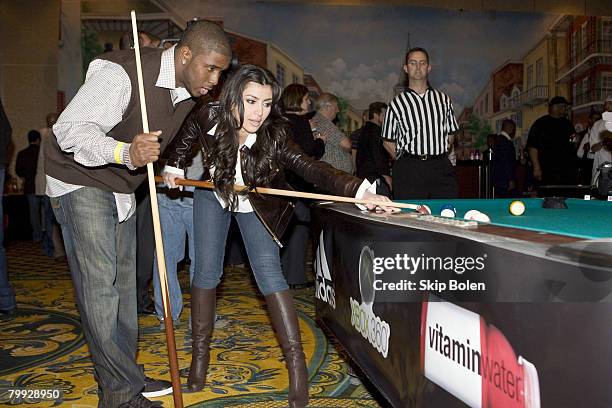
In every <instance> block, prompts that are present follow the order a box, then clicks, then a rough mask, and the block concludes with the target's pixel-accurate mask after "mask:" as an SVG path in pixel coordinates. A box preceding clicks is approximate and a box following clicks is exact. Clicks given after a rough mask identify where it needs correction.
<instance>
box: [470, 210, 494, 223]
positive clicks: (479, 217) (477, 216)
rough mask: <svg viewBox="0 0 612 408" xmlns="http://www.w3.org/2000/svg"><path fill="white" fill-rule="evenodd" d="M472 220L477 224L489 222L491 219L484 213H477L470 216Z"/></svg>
mask: <svg viewBox="0 0 612 408" xmlns="http://www.w3.org/2000/svg"><path fill="white" fill-rule="evenodd" d="M472 220H474V221H478V222H491V218H489V216H488V215H487V214H485V213H482V212H480V211H478V212H477V213H476V214H474V215H472Z"/></svg>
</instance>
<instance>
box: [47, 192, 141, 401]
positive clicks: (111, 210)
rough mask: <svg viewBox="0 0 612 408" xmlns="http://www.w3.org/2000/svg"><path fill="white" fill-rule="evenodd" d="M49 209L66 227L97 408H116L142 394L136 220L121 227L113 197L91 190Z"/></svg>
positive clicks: (56, 201)
mask: <svg viewBox="0 0 612 408" xmlns="http://www.w3.org/2000/svg"><path fill="white" fill-rule="evenodd" d="M51 205H52V207H53V211H54V212H55V216H56V218H57V221H58V222H59V223H60V225H61V226H62V232H63V235H64V245H65V247H66V256H67V257H68V263H69V265H70V273H71V275H72V283H73V285H74V291H75V294H76V298H77V304H78V307H79V312H80V314H81V322H82V324H83V332H84V334H85V339H86V340H87V344H88V345H89V350H90V352H91V358H92V360H93V362H94V370H95V377H96V381H97V382H98V386H99V387H100V395H99V406H100V407H113V408H114V407H116V406H118V405H119V404H121V403H123V402H126V401H129V400H130V399H132V398H133V397H134V396H135V395H136V394H138V393H140V392H141V391H142V389H143V388H144V374H143V372H142V368H141V367H140V366H138V365H137V364H136V351H137V348H138V318H137V315H136V274H135V268H136V262H135V259H136V239H135V238H136V217H134V216H132V217H130V218H129V219H128V220H126V221H124V222H122V223H119V221H118V217H117V207H116V204H115V197H114V195H113V193H110V192H107V191H102V190H99V189H97V188H91V187H83V188H80V189H78V190H76V191H73V192H71V193H68V194H65V195H63V196H61V197H54V198H51Z"/></svg>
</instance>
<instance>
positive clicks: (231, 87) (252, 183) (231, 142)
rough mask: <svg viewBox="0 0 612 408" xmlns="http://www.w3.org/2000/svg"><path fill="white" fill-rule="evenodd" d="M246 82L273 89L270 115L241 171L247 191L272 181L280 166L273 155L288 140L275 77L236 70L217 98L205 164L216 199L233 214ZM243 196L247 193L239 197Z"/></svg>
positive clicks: (257, 71) (262, 71) (248, 69)
mask: <svg viewBox="0 0 612 408" xmlns="http://www.w3.org/2000/svg"><path fill="white" fill-rule="evenodd" d="M249 82H255V83H258V84H260V85H270V86H271V87H272V107H271V110H270V114H269V115H268V117H267V118H266V120H265V121H264V122H263V123H262V125H261V126H260V128H259V130H257V141H256V142H255V144H254V145H253V146H252V147H251V149H250V151H251V154H250V156H251V157H250V158H249V159H248V160H246V163H245V166H244V167H243V168H242V174H243V176H244V177H243V178H244V183H245V185H246V186H247V187H248V189H247V190H250V189H252V188H254V187H257V186H263V185H266V184H269V183H270V182H271V181H272V179H273V178H274V176H275V175H276V174H277V172H278V170H277V168H278V166H279V164H278V163H277V158H276V154H277V152H278V151H279V150H280V149H281V147H282V146H283V145H284V143H285V139H286V137H287V136H286V135H287V131H286V129H287V120H286V119H285V118H284V117H283V115H282V113H281V110H280V107H279V104H278V101H279V99H280V96H281V87H280V86H279V84H278V82H276V78H274V75H272V73H271V72H270V71H268V70H266V69H264V68H260V67H258V66H255V65H251V64H245V65H242V66H240V67H238V68H237V69H236V70H235V71H234V72H233V73H231V74H230V77H229V78H228V80H227V81H226V82H225V84H224V85H223V90H222V91H221V95H220V96H219V116H218V125H217V131H216V138H215V143H214V144H213V146H212V147H211V155H210V156H209V157H211V163H208V164H209V166H210V165H212V166H214V167H215V171H214V174H213V181H214V183H215V187H216V189H217V192H218V194H219V196H220V197H221V198H223V200H225V202H227V203H229V206H230V209H232V210H235V209H236V208H237V206H238V199H237V193H235V192H234V188H233V187H234V177H235V176H236V159H237V157H238V144H239V143H238V140H239V139H238V131H239V130H240V128H242V124H243V123H244V103H243V101H242V94H243V92H244V90H245V88H246V86H247V85H248V83H249ZM234 108H235V109H236V110H237V112H238V115H239V116H240V120H239V121H238V120H236V118H235V117H234ZM247 158H248V156H247ZM246 193H247V191H244V192H243V193H238V194H246Z"/></svg>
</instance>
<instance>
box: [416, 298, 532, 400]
mask: <svg viewBox="0 0 612 408" xmlns="http://www.w3.org/2000/svg"><path fill="white" fill-rule="evenodd" d="M421 368H422V369H423V372H424V374H425V377H427V378H428V379H429V380H431V381H433V382H434V383H436V384H437V385H439V386H440V387H442V388H444V389H445V390H446V391H448V392H449V393H451V394H453V395H454V396H455V397H457V398H459V399H460V400H461V401H463V402H465V403H466V404H467V405H469V406H470V407H475V408H480V407H488V408H496V407H504V408H506V407H508V408H510V407H512V408H527V407H529V408H539V407H540V386H539V380H538V372H537V369H536V367H535V366H534V365H533V364H531V363H530V362H529V361H527V360H526V359H525V358H524V357H522V356H518V357H517V356H516V354H515V352H514V349H513V348H512V345H511V344H510V343H509V342H508V340H507V339H506V337H505V336H504V334H503V333H502V332H501V331H499V330H498V329H497V328H496V327H495V326H492V325H488V324H487V322H486V321H485V320H484V319H483V318H482V316H480V315H478V314H476V313H473V312H471V311H469V310H466V309H464V308H461V307H459V306H457V305H454V304H452V303H448V302H444V301H442V300H440V299H439V298H437V297H435V296H434V295H430V297H429V299H428V301H427V302H424V303H423V311H422V317H421Z"/></svg>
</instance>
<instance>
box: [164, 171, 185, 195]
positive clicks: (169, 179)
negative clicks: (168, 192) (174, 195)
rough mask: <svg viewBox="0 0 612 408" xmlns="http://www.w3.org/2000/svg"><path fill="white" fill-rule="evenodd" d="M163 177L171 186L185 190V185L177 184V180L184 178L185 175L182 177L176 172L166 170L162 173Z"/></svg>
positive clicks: (165, 182) (166, 183)
mask: <svg viewBox="0 0 612 408" xmlns="http://www.w3.org/2000/svg"><path fill="white" fill-rule="evenodd" d="M162 179H164V184H165V185H166V186H168V187H170V188H178V189H179V190H180V191H183V186H180V185H178V184H176V180H178V179H181V180H184V179H185V177H182V176H180V175H178V174H175V173H169V172H164V173H162Z"/></svg>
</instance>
